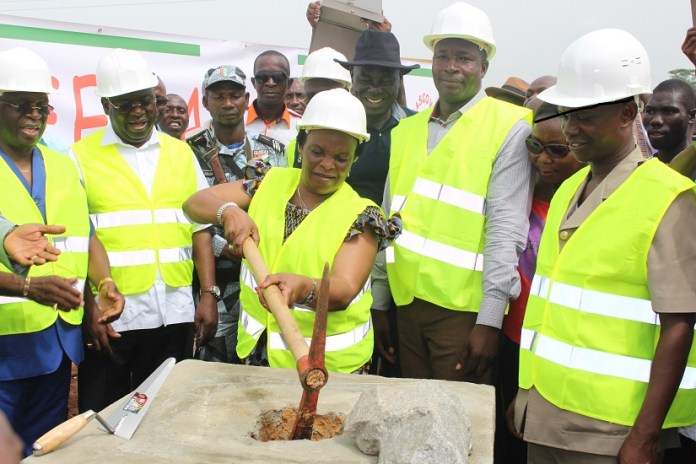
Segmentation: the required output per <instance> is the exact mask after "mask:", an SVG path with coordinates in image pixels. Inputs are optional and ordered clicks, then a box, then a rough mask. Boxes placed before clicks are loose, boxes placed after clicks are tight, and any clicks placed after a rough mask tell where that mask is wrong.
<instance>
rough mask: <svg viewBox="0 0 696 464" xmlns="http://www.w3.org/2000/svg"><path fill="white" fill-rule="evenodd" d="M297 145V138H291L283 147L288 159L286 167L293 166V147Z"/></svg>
mask: <svg viewBox="0 0 696 464" xmlns="http://www.w3.org/2000/svg"><path fill="white" fill-rule="evenodd" d="M296 147H297V139H292V140H291V141H290V142H288V144H287V146H286V147H285V157H286V158H287V159H288V167H289V168H291V167H294V166H295V148H296Z"/></svg>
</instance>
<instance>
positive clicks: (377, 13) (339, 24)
mask: <svg viewBox="0 0 696 464" xmlns="http://www.w3.org/2000/svg"><path fill="white" fill-rule="evenodd" d="M361 18H365V19H369V20H372V21H376V22H379V23H381V22H383V21H384V16H383V15H382V0H352V1H351V0H323V1H322V2H321V16H320V17H319V21H318V22H317V25H316V27H315V28H314V31H313V32H312V41H311V43H310V46H309V52H310V53H311V52H313V51H314V50H318V49H320V48H323V47H331V48H333V49H335V50H338V51H339V52H341V53H343V54H344V55H346V58H348V60H352V59H353V55H354V53H355V44H356V42H357V41H358V37H359V36H360V33H361V32H362V31H364V30H365V23H363V22H362V21H360V19H361Z"/></svg>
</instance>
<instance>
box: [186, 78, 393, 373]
mask: <svg viewBox="0 0 696 464" xmlns="http://www.w3.org/2000/svg"><path fill="white" fill-rule="evenodd" d="M297 127H298V129H299V134H298V136H297V144H298V146H299V149H300V154H301V157H302V168H301V169H284V168H274V169H269V168H268V166H265V165H256V166H251V167H248V168H247V177H249V179H248V180H245V181H237V182H234V183H229V184H222V185H216V186H214V187H212V188H210V189H207V190H204V191H202V192H198V193H197V194H195V195H193V196H192V197H191V198H189V199H188V200H187V201H186V203H184V210H185V211H186V213H187V214H188V215H189V216H190V217H191V218H192V219H194V220H203V221H209V222H212V221H215V222H217V223H219V224H220V225H221V226H222V227H223V228H224V229H225V233H226V235H227V238H228V240H229V242H230V244H231V245H230V247H231V248H234V249H236V250H237V251H239V250H240V248H241V246H242V244H243V243H244V241H245V240H246V239H247V238H248V237H249V236H250V235H251V236H252V238H253V239H254V241H256V242H258V243H259V249H260V252H261V255H262V256H263V258H264V260H265V261H266V263H267V264H268V266H269V269H270V271H271V272H272V274H271V275H270V276H268V278H267V279H266V280H265V281H264V282H261V283H260V285H259V283H257V282H255V281H254V280H253V277H252V276H251V272H249V270H248V269H247V267H246V265H245V263H243V264H242V271H241V277H240V281H242V282H243V285H242V294H241V301H242V306H243V309H242V313H241V315H240V324H239V342H238V345H237V354H238V355H239V357H240V358H249V356H250V355H251V354H252V352H253V353H254V354H255V355H256V354H259V352H262V351H263V350H262V349H260V347H261V345H262V343H259V339H261V335H262V334H263V332H264V331H266V332H267V346H266V353H267V356H268V362H269V363H270V365H271V366H272V367H285V368H294V367H295V361H294V360H293V358H292V355H291V354H290V352H289V351H288V350H287V348H286V347H285V344H284V342H283V340H282V338H281V336H280V331H279V328H278V326H277V325H276V324H275V320H274V319H273V317H272V316H271V315H270V313H268V312H267V311H266V310H265V309H264V307H263V306H262V303H261V301H260V300H259V298H258V296H257V295H255V294H254V288H255V287H256V286H260V287H262V288H265V287H267V286H270V285H274V284H277V285H278V286H279V287H280V289H281V291H282V293H283V296H284V297H285V300H286V302H287V303H288V306H290V307H294V309H293V311H292V313H293V316H294V318H295V320H296V321H297V323H298V326H299V327H300V330H301V331H302V333H303V335H304V336H305V337H311V335H312V328H313V325H314V312H313V308H314V307H315V306H316V301H315V296H316V293H317V288H318V287H319V285H320V283H321V278H320V276H321V273H322V269H323V265H324V263H325V262H328V263H330V266H331V281H330V295H329V316H328V322H327V332H326V335H327V336H326V368H327V370H329V371H335V372H354V371H356V370H359V369H361V368H362V367H363V366H365V364H366V363H367V362H368V361H369V359H370V357H371V356H372V348H373V331H372V325H371V322H370V306H371V302H372V295H371V291H370V285H369V281H368V279H369V275H370V270H371V268H372V263H373V261H374V259H375V255H376V253H377V250H378V249H381V248H384V247H386V245H387V244H388V243H387V242H388V241H390V240H393V239H394V238H395V236H396V235H397V234H398V233H399V232H400V222H399V221H398V219H395V220H391V221H387V220H386V218H385V217H384V216H383V214H382V212H381V210H380V209H379V207H378V206H377V205H375V204H374V203H373V202H371V201H370V200H367V199H365V198H361V197H359V196H358V195H357V194H356V193H355V191H354V190H353V189H352V188H351V187H350V186H349V185H348V184H346V182H345V181H346V178H347V177H348V173H349V171H350V167H351V165H352V164H353V162H354V161H355V159H356V157H357V156H359V154H360V152H361V151H362V145H363V143H364V142H366V141H367V140H368V139H369V134H368V133H367V129H366V118H365V110H364V109H363V106H362V104H361V103H360V101H359V100H358V99H357V98H355V97H354V96H352V95H350V94H349V93H348V92H346V91H345V90H341V89H334V90H328V91H325V92H321V93H319V94H317V95H316V96H315V97H314V99H313V100H312V101H311V102H310V103H309V104H308V105H307V109H306V110H305V113H304V117H303V119H302V121H301V122H300V123H298V125H297ZM254 168H256V169H254ZM247 211H248V214H247ZM257 226H258V228H257ZM257 344H258V345H259V347H258V348H256V350H254V349H255V347H256V345H257ZM254 357H255V356H254Z"/></svg>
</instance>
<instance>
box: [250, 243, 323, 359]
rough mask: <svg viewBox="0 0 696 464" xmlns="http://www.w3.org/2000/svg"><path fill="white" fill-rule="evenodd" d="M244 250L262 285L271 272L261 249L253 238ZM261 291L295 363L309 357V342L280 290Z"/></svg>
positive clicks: (275, 287)
mask: <svg viewBox="0 0 696 464" xmlns="http://www.w3.org/2000/svg"><path fill="white" fill-rule="evenodd" d="M243 250H244V257H245V258H246V260H247V262H248V263H249V267H250V268H251V273H252V274H254V278H255V279H256V281H257V282H258V283H259V284H260V283H261V282H263V281H264V279H265V278H266V277H267V276H268V274H269V272H268V267H267V266H266V263H265V262H264V261H263V257H262V256H261V253H259V249H258V248H257V247H256V243H254V241H253V240H252V239H251V237H250V238H248V239H247V240H246V242H244V247H243ZM259 290H261V291H262V292H263V297H264V298H265V299H266V303H268V308H269V309H270V311H271V314H273V317H274V318H275V320H276V323H277V324H278V327H280V332H281V334H282V335H283V340H285V344H286V345H288V348H289V349H290V352H291V353H292V357H293V358H295V362H297V361H299V360H300V359H301V358H302V357H304V356H307V354H308V353H309V346H308V345H307V340H305V338H304V336H303V335H302V332H300V328H299V327H298V326H297V322H295V318H293V317H292V313H291V312H290V308H288V305H287V304H285V300H284V299H283V295H282V294H281V293H280V289H279V288H278V287H277V286H276V285H272V286H270V287H268V288H267V289H259Z"/></svg>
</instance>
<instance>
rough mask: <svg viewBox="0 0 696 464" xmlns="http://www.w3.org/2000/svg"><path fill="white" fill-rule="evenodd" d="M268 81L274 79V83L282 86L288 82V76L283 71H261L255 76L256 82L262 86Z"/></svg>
mask: <svg viewBox="0 0 696 464" xmlns="http://www.w3.org/2000/svg"><path fill="white" fill-rule="evenodd" d="M268 79H273V82H275V83H276V84H282V83H283V82H285V81H286V80H288V75H287V74H285V73H284V72H283V71H260V72H257V73H256V74H255V75H254V80H257V81H259V82H261V83H262V84H265V83H266V82H268Z"/></svg>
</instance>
